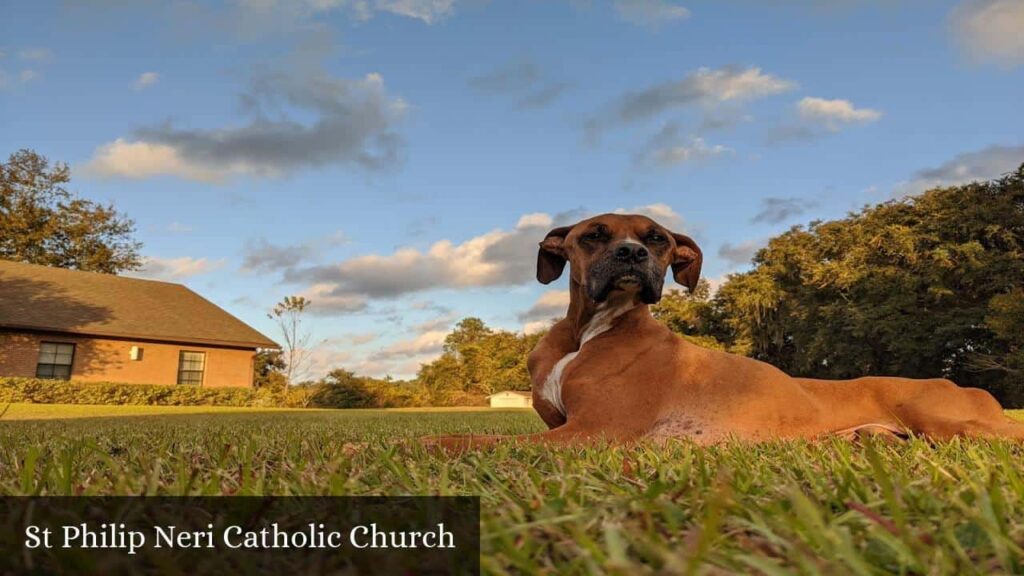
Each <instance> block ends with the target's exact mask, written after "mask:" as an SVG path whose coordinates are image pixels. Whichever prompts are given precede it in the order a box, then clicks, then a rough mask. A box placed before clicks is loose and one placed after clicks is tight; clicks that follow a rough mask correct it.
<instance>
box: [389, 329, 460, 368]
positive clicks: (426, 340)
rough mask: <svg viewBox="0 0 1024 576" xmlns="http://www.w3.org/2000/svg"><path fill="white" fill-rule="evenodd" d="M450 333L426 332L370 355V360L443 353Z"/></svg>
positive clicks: (439, 331)
mask: <svg viewBox="0 0 1024 576" xmlns="http://www.w3.org/2000/svg"><path fill="white" fill-rule="evenodd" d="M447 336H448V333H447V332H446V331H443V330H434V331H430V332H424V333H423V334H420V335H418V336H416V337H415V338H412V339H410V340H399V341H397V342H395V343H393V344H391V345H389V346H387V347H385V348H383V349H381V350H379V351H377V352H374V353H373V354H371V355H370V360H378V361H380V360H391V359H394V358H411V357H416V356H426V355H433V356H436V355H438V354H440V353H441V349H442V348H443V347H444V340H445V338H446V337H447Z"/></svg>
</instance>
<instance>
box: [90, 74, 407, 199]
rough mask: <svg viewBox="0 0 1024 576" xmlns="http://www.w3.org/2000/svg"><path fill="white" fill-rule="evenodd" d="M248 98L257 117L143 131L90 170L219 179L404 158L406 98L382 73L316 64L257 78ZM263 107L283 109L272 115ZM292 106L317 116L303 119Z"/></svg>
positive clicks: (100, 153) (117, 144) (106, 149)
mask: <svg viewBox="0 0 1024 576" xmlns="http://www.w3.org/2000/svg"><path fill="white" fill-rule="evenodd" d="M243 102H244V103H245V104H246V106H247V107H248V109H250V110H252V111H253V118H252V119H251V121H250V122H249V123H248V124H245V125H241V126H225V127H221V128H214V129H187V128H177V127H175V126H172V125H171V124H170V123H164V124H162V125H159V126H155V127H149V128H143V129H139V130H136V131H135V136H134V138H132V139H127V138H118V139H117V140H115V141H113V142H110V143H107V144H104V145H103V146H101V147H100V148H98V149H97V150H96V152H95V153H94V155H93V158H92V160H91V161H90V162H89V163H88V164H87V166H86V170H87V172H88V173H91V174H94V175H98V176H101V177H122V178H135V179H139V178H149V177H153V176H161V175H167V176H175V177H178V178H182V179H187V180H197V181H201V182H208V183H217V182H221V181H224V180H227V179H229V178H231V177H234V176H239V175H258V176H278V175H283V174H287V173H290V172H293V171H295V170H298V169H301V168H310V167H322V166H326V165H335V164H343V165H354V166H358V167H360V168H364V169H367V170H385V169H388V168H391V167H394V166H396V165H397V164H398V163H399V162H400V160H401V150H402V147H403V141H402V138H401V137H400V136H399V135H398V134H397V133H395V132H394V131H393V127H394V125H395V124H396V123H397V122H398V121H399V120H400V119H401V118H402V117H403V116H404V113H405V110H406V107H407V105H406V103H405V102H404V101H403V100H402V99H401V98H393V97H391V96H389V95H388V94H387V91H386V90H385V88H384V79H383V78H382V77H381V76H380V75H379V74H367V75H366V76H365V77H363V78H360V79H355V80H352V79H345V78H336V77H333V76H330V75H329V74H327V73H326V72H325V71H324V70H322V69H321V68H319V67H316V66H303V67H300V68H297V69H293V70H287V71H282V72H276V73H268V74H265V75H262V76H259V77H255V78H253V80H252V87H251V89H250V91H249V92H248V93H247V94H245V95H244V98H243ZM263 107H270V108H275V107H276V108H279V109H280V110H279V111H278V114H276V115H274V116H273V117H272V118H269V117H268V116H267V115H266V114H262V113H261V112H260V111H261V110H262V109H263ZM285 109H287V110H291V109H296V110H302V111H304V112H307V113H309V115H311V116H313V117H315V120H313V121H311V122H308V123H303V122H300V121H298V120H295V119H292V118H290V117H288V115H287V114H286V112H285Z"/></svg>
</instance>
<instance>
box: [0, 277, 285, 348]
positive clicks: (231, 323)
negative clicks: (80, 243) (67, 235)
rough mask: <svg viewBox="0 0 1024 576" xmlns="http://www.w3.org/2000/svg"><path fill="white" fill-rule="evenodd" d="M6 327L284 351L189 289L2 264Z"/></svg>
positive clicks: (1, 313)
mask: <svg viewBox="0 0 1024 576" xmlns="http://www.w3.org/2000/svg"><path fill="white" fill-rule="evenodd" d="M0 328H6V329H22V330H43V331H50V332H66V333H70V334H81V335H88V336H110V337H119V338H134V339H139V340H157V341H164V342H181V343H189V344H208V345H214V346H237V347H244V348H278V347H279V346H278V345H277V344H276V343H275V342H274V341H273V340H271V339H270V338H267V337H266V336H264V335H263V334H260V333H259V332H257V331H256V330H254V329H253V328H251V327H249V326H248V325H247V324H245V323H244V322H242V321H241V320H239V319H238V318H235V317H234V316H232V315H231V314H228V313H227V312H225V311H224V310H222V309H221V308H220V307H218V306H217V305H215V304H213V303H212V302H210V301H209V300H207V299H205V298H203V297H202V296H200V295H198V294H196V293H195V292H193V291H191V290H189V289H188V288H186V287H185V286H182V285H181V284H172V283H169V282H158V281H155V280H142V279H138V278H126V277H124V276H113V275H110V274H99V273H95V272H79V271H77V270H67V269H63V268H51V267H48V266H37V265H35V264H24V263H21V262H10V261H6V260H0Z"/></svg>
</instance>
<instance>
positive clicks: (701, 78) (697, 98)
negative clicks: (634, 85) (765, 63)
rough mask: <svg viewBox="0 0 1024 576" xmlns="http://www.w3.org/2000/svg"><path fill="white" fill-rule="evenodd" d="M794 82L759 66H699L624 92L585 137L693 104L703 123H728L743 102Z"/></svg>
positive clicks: (591, 122)
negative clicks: (663, 80) (716, 67)
mask: <svg viewBox="0 0 1024 576" xmlns="http://www.w3.org/2000/svg"><path fill="white" fill-rule="evenodd" d="M796 87H797V84H796V83H795V82H792V81H790V80H785V79H783V78H779V77H776V76H773V75H771V74H767V73H765V72H762V71H761V69H760V68H757V67H750V68H745V69H740V68H732V67H726V68H719V69H711V68H699V69H698V70H697V71H696V72H693V73H692V74H689V75H687V76H685V77H683V78H682V79H680V80H676V81H671V82H663V83H661V84H655V85H654V86H651V87H649V88H645V89H643V90H637V91H631V92H627V93H625V94H623V95H622V96H621V97H619V98H618V99H617V100H616V101H614V102H613V103H612V104H611V105H610V106H607V107H606V108H605V109H604V110H603V111H601V112H600V113H599V114H597V115H595V116H593V117H591V118H590V120H588V121H587V123H586V132H587V137H588V138H589V139H591V140H596V139H597V138H598V137H599V136H600V134H601V133H602V132H603V131H605V130H607V129H608V128H610V127H612V126H615V125H619V124H628V123H635V122H641V121H644V120H650V119H651V118H655V117H657V116H659V115H661V114H663V113H665V112H668V111H670V110H674V109H677V108H686V107H696V108H697V109H698V110H700V111H701V112H702V113H703V114H704V115H705V116H706V119H705V120H706V123H707V122H708V121H710V122H711V123H713V124H729V123H732V122H734V121H735V120H736V117H737V116H740V117H742V116H743V114H742V110H741V108H740V107H739V106H738V105H740V104H743V103H745V102H749V101H752V100H756V99H759V98H764V97H767V96H772V95H775V94H782V93H784V92H789V91H791V90H793V89H795V88H796Z"/></svg>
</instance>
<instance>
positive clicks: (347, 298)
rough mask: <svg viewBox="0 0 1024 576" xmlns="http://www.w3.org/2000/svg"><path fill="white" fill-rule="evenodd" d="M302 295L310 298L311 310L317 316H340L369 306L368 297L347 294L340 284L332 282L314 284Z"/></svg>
mask: <svg viewBox="0 0 1024 576" xmlns="http://www.w3.org/2000/svg"><path fill="white" fill-rule="evenodd" d="M300 296H303V297H305V298H307V299H308V300H310V301H311V302H312V304H311V305H310V307H309V311H310V313H312V314H315V315H317V316H339V315H344V314H349V313H351V312H359V311H361V310H364V309H365V308H366V306H367V302H366V298H365V297H363V296H360V295H356V294H345V293H343V292H341V291H339V288H338V285H337V284H334V283H331V282H319V283H316V284H313V285H312V286H310V287H309V288H307V289H306V290H305V291H303V292H302V293H301V294H300Z"/></svg>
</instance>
